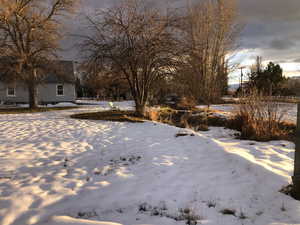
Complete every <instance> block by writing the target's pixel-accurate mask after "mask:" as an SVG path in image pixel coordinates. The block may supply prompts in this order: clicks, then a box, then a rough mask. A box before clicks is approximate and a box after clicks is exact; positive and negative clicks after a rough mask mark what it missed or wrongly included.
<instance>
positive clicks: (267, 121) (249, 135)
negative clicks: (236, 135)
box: [229, 90, 291, 141]
mask: <svg viewBox="0 0 300 225" xmlns="http://www.w3.org/2000/svg"><path fill="white" fill-rule="evenodd" d="M237 107H238V108H237V113H236V115H235V118H234V119H233V120H232V121H231V124H230V125H229V126H230V128H233V129H237V130H239V131H240V132H241V138H243V139H251V140H256V141H269V140H277V139H288V138H289V136H290V133H291V127H290V126H288V125H287V124H285V123H284V122H283V121H282V120H283V117H284V115H285V113H286V112H287V111H288V108H287V107H286V108H284V107H283V106H282V104H280V103H278V102H275V101H272V99H271V98H270V97H268V96H263V95H261V94H260V93H258V92H257V91H256V90H253V91H252V92H251V94H250V95H249V96H247V98H243V100H242V101H241V102H240V104H239V105H238V106H237Z"/></svg>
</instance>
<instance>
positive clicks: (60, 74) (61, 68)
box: [44, 60, 76, 83]
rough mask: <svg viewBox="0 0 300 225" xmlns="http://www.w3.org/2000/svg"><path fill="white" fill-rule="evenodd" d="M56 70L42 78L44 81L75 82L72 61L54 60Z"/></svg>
mask: <svg viewBox="0 0 300 225" xmlns="http://www.w3.org/2000/svg"><path fill="white" fill-rule="evenodd" d="M54 66H56V67H57V68H56V71H52V72H50V73H49V75H47V76H46V77H45V79H44V82H45V83H75V81H76V78H75V71H74V62H73V61H65V60H60V61H54Z"/></svg>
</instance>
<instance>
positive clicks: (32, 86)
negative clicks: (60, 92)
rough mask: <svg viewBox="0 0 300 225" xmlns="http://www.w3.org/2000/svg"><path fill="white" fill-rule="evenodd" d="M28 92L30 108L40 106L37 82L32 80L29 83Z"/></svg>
mask: <svg viewBox="0 0 300 225" xmlns="http://www.w3.org/2000/svg"><path fill="white" fill-rule="evenodd" d="M28 94H29V108H30V109H36V108H38V95H37V85H36V83H35V82H30V83H29V84H28Z"/></svg>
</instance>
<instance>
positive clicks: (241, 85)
mask: <svg viewBox="0 0 300 225" xmlns="http://www.w3.org/2000/svg"><path fill="white" fill-rule="evenodd" d="M244 68H245V66H242V67H240V69H241V83H240V87H241V93H242V95H243V94H244V90H243V77H244V73H243V69H244Z"/></svg>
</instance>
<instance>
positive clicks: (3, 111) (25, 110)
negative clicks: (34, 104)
mask: <svg viewBox="0 0 300 225" xmlns="http://www.w3.org/2000/svg"><path fill="white" fill-rule="evenodd" d="M76 108H78V107H76V106H68V107H51V108H47V107H41V108H36V109H29V108H0V114H21V113H40V112H50V111H60V110H68V109H76Z"/></svg>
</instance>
